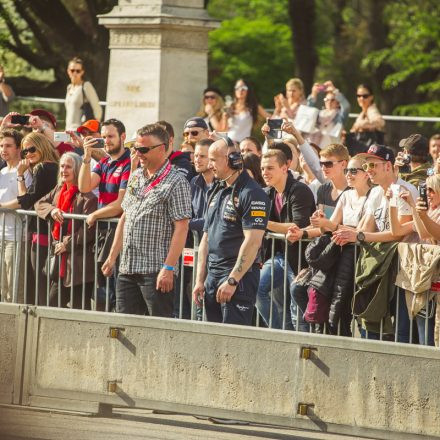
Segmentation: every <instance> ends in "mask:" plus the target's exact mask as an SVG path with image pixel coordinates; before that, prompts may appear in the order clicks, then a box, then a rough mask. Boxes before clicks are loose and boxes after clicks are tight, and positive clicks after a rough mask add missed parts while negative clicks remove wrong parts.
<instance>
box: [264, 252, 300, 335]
mask: <svg viewBox="0 0 440 440" xmlns="http://www.w3.org/2000/svg"><path fill="white" fill-rule="evenodd" d="M286 270H287V286H288V288H289V286H290V285H291V284H292V281H293V277H294V273H293V271H292V269H291V267H290V265H289V263H287V267H286ZM271 280H272V259H269V260H267V261H266V262H265V263H264V265H263V268H262V269H261V275H260V285H259V287H258V292H257V309H258V312H259V313H260V315H261V316H262V318H263V320H264V322H265V323H266V325H267V326H268V327H271V328H277V329H281V328H283V325H282V322H283V309H284V297H283V293H284V292H283V289H282V287H283V283H284V254H283V253H281V252H277V253H276V254H275V255H274V258H273V288H274V294H273V298H272V297H271V291H270V290H271ZM289 290H290V289H289ZM271 302H272V321H271V320H270V306H271ZM296 315H297V305H296V302H295V300H294V299H293V296H292V294H291V293H290V307H288V309H287V310H286V324H285V328H287V329H292V324H293V327H295V324H296ZM300 319H301V317H300Z"/></svg>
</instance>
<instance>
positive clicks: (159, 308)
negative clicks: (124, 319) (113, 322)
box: [116, 273, 176, 318]
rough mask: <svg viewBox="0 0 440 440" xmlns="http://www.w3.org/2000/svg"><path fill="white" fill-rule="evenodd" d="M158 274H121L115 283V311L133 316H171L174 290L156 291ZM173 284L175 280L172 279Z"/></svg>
mask: <svg viewBox="0 0 440 440" xmlns="http://www.w3.org/2000/svg"><path fill="white" fill-rule="evenodd" d="M157 275H158V273H153V274H147V275H145V274H123V273H119V275H118V279H117V281H116V311H117V312H118V313H130V314H133V315H150V316H162V317H166V318H171V317H172V316H173V304H174V290H172V291H171V292H168V293H162V292H160V291H159V290H156V280H157ZM174 283H176V278H175V277H174Z"/></svg>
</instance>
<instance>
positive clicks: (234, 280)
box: [228, 277, 238, 286]
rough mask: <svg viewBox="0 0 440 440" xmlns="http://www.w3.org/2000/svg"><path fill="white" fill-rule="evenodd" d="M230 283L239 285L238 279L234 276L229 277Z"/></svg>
mask: <svg viewBox="0 0 440 440" xmlns="http://www.w3.org/2000/svg"><path fill="white" fill-rule="evenodd" d="M228 284H229V285H230V286H238V281H237V280H236V279H235V278H234V277H229V278H228Z"/></svg>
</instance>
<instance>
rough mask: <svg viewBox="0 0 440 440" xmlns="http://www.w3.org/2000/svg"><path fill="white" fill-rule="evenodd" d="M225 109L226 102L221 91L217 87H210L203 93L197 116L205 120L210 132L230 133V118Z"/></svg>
mask: <svg viewBox="0 0 440 440" xmlns="http://www.w3.org/2000/svg"><path fill="white" fill-rule="evenodd" d="M224 107H225V101H223V96H222V93H221V92H220V90H219V89H217V88H216V87H208V88H206V89H205V90H204V91H203V98H202V103H201V105H200V110H199V112H198V113H197V116H200V117H201V118H204V119H205V121H206V123H207V124H208V127H209V130H210V131H214V130H215V131H220V132H223V131H228V118H227V116H226V112H225V111H224Z"/></svg>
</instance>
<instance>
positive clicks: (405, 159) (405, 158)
mask: <svg viewBox="0 0 440 440" xmlns="http://www.w3.org/2000/svg"><path fill="white" fill-rule="evenodd" d="M410 162H411V156H410V155H409V154H404V155H403V157H402V163H403V164H404V165H408V164H409V163H410Z"/></svg>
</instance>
